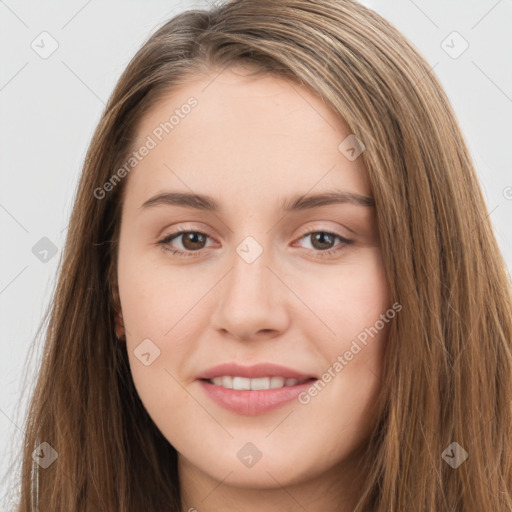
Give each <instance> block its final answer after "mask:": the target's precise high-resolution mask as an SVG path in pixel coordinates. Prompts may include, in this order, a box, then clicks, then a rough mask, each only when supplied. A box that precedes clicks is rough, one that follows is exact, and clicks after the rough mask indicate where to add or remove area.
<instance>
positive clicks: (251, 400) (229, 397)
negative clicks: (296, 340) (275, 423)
mask: <svg viewBox="0 0 512 512" xmlns="http://www.w3.org/2000/svg"><path fill="white" fill-rule="evenodd" d="M197 380H198V381H199V383H200V385H201V388H202V389H203V391H204V393H205V394H206V395H207V396H208V397H209V398H210V399H211V400H212V401H213V402H215V403H216V404H217V405H219V406H221V407H222V408H224V409H227V410H229V411H232V412H235V413H237V414H244V415H248V416H254V415H257V414H263V413H266V412H269V411H271V410H273V409H276V408H278V407H282V406H284V405H286V404H288V403H290V402H292V401H293V400H294V399H296V398H297V396H298V395H299V394H300V393H301V392H303V391H304V390H306V389H307V388H308V387H309V386H310V385H311V384H312V382H313V381H315V380H317V377H315V376H313V375H308V374H306V373H302V372H299V371H297V370H293V369H291V368H287V367H285V366H279V365H275V364H271V363H262V364H257V365H254V366H240V365H237V364H234V363H226V364H221V365H218V366H214V367H213V368H210V369H208V370H206V371H204V372H202V373H201V374H199V375H198V376H197Z"/></svg>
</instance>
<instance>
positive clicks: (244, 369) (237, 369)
mask: <svg viewBox="0 0 512 512" xmlns="http://www.w3.org/2000/svg"><path fill="white" fill-rule="evenodd" d="M226 375H230V376H233V377H246V378H249V379H256V378H258V377H284V378H285V379H308V378H316V377H314V376H313V375H308V374H305V373H302V372H299V371H296V370H293V369H292V368H287V367H285V366H280V365H277V364H273V363H259V364H255V365H253V366H241V365H239V364H236V363H224V364H219V365H217V366H213V367H212V368H209V369H207V370H205V371H203V372H202V373H200V374H199V375H198V376H197V379H213V378H215V377H223V376H226Z"/></svg>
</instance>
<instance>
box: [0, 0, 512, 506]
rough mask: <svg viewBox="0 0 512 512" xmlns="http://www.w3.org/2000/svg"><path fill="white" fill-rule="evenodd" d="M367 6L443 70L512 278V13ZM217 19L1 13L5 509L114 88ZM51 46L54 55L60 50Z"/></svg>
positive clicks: (80, 10) (111, 6)
mask: <svg viewBox="0 0 512 512" xmlns="http://www.w3.org/2000/svg"><path fill="white" fill-rule="evenodd" d="M362 3H364V4H365V5H367V6H368V7H371V8H373V9H374V10H376V11H377V12H378V13H380V14H381V15H383V16H384V17H385V18H387V19H388V20H389V21H391V22H392V23H393V24H395V26H396V27H397V28H398V29H399V30H401V31H402V32H403V33H404V34H405V35H406V36H407V37H408V38H409V39H410V40H411V41H412V42H413V43H414V44H415V45H416V46H417V47H418V48H419V50H420V51H421V52H422V53H423V55H424V56H425V57H426V58H427V60H428V61H429V62H430V64H431V65H432V66H435V68H434V71H435V73H436V74H437V75H438V77H439V78H440V79H441V82H442V83H443V85H444V87H445V89H446V91H447V93H448V96H449V97H450V100H451V101H452V104H453V106H454V109H455V111H456V113H457V115H458V117H459V120H460V123H461V126H462V129H463V131H464V134H465V136H466V140H467V142H468V144H469V147H470V149H471V152H472V155H473V158H474V160H475V163H476V165H477V169H478V173H479V176H480V179H481V182H482V187H483V190H484V194H485V197H486V200H487V204H488V208H489V211H490V212H491V214H490V215H491V219H492V222H493V225H494V226H495V232H496V236H497V239H498V242H499V244H500V246H501V249H502V251H503V253H504V255H505V258H506V260H507V264H508V267H509V269H510V268H512V222H511V221H510V219H511V218H512V171H511V169H512V165H511V164H512V152H511V142H512V140H511V135H512V133H511V115H512V38H511V37H510V31H511V29H512V1H511V0H499V1H496V0H478V1H476V0H471V1H468V0H451V1H446V0H444V1H443V0H431V1H427V0H415V1H413V0H396V1H393V2H390V1H389V0H364V1H362ZM206 6H207V3H206V2H193V1H192V0H190V1H182V2H177V1H172V0H150V1H144V2H143V1H139V2H135V1H133V0H132V1H125V2H121V1H120V0H117V1H114V0H111V1H110V2H100V1H99V0H89V1H86V0H82V1H76V0H74V1H68V2H64V1H63V0H61V1H55V0H54V1H45V2H36V1H35V0H31V1H21V0H5V1H3V0H0V51H1V59H0V134H1V136H0V169H1V174H0V194H1V195H0V234H1V240H2V241H1V249H2V250H1V252H0V315H1V316H0V328H1V338H0V354H1V355H0V509H1V510H11V506H10V505H9V504H10V503H11V500H12V498H10V497H9V485H8V484H9V482H10V480H11V479H12V477H13V475H11V474H9V475H5V474H6V471H7V468H8V463H9V462H11V461H12V460H13V459H15V458H16V457H17V453H18V449H19V446H20V442H21V434H22V431H23V422H24V414H25V405H26V402H27V399H28V397H29V396H30V392H31V390H32V386H33V383H34V370H35V368H36V364H37V363H38V362H39V357H40V354H41V344H40V343H39V342H38V343H37V344H36V346H35V348H34V353H33V357H32V359H29V360H28V362H27V363H26V361H27V357H28V355H29V349H30V347H31V346H32V344H33V340H34V336H35V334H36V330H37V327H38V325H39V323H40V321H41V319H42V315H43V311H44V310H45V309H46V307H47V305H48V303H49V300H50V298H51V293H52V290H53V286H54V284H55V281H56V270H57V266H58V263H59V257H60V249H61V247H62V246H63V243H64V239H65V238H64V237H65V236H66V225H67V222H68V217H69V214H70V210H71V206H72V199H73V196H74V192H75V187H76V183H77V179H78V176H79V173H80V168H81V165H82V162H83V159H84V156H85V152H86V149H87V146H88V143H89V141H90V138H91V135H92V132H93V130H94V127H95V125H96V123H97V122H98V120H99V116H100V113H101V111H102V109H103V106H104V103H105V102H106V100H107V98H108V96H109V95H110V93H111V91H112V89H113V87H114V84H115V82H116V80H117V78H118V77H119V75H120V73H121V72H122V70H123V69H124V68H125V66H126V65H127V64H128V62H129V60H130V58H131V57H132V56H133V55H134V54H135V52H136V51H137V49H138V48H139V46H140V45H141V43H142V42H143V41H144V40H145V39H147V37H148V36H149V35H150V33H151V32H153V31H154V29H155V28H156V27H157V26H160V25H162V24H163V23H164V22H165V21H166V20H167V19H169V18H170V17H172V16H173V15H174V14H177V13H178V12H180V11H182V10H185V9H188V8H191V7H206ZM43 31H47V32H48V33H49V34H51V37H52V38H54V39H55V40H56V41H57V43H58V49H57V50H56V51H55V52H54V53H53V54H52V55H51V56H49V57H48V58H47V59H43V58H41V57H40V56H39V55H38V53H36V51H34V50H33V49H32V47H31V44H32V41H34V40H35V43H34V44H39V45H40V46H42V44H43V43H41V42H40V41H41V37H48V36H41V37H39V35H40V34H41V32H43ZM454 31H456V32H458V33H459V34H460V36H462V38H463V39H464V40H465V41H467V43H468V44H469V47H468V49H467V50H466V51H465V52H464V53H462V54H461V55H460V56H459V57H458V58H452V56H450V55H448V54H447V53H446V51H445V49H443V47H442V45H443V46H444V47H445V48H446V49H447V50H449V51H450V52H451V53H452V55H455V54H456V53H458V52H459V50H460V49H461V48H462V46H461V45H462V44H464V42H463V41H462V39H460V38H458V36H453V35H451V34H452V33H453V32H454ZM448 36H449V37H448ZM447 37H448V39H447ZM45 41H46V42H45V48H46V49H48V48H50V46H49V45H50V40H49V39H46V40H45ZM443 41H445V43H443ZM38 42H39V43H38ZM447 47H452V48H451V49H449V48H447ZM41 51H42V50H41ZM43 237H47V238H48V239H49V240H50V241H51V242H52V243H53V244H54V245H55V246H56V248H57V252H56V254H55V255H54V256H53V257H51V258H49V259H48V261H47V262H43V261H41V260H40V259H38V258H37V257H36V256H35V255H34V254H33V252H32V248H33V247H34V245H35V244H36V243H38V242H39V241H40V239H41V238H43ZM50 255H51V253H50ZM25 364H27V368H28V374H27V376H26V382H25V381H24V380H23V377H24V375H23V373H22V372H23V369H24V365H25ZM22 392H23V395H22ZM4 475H5V480H4V481H2V477H4Z"/></svg>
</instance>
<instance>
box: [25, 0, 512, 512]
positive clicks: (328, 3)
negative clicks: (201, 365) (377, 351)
mask: <svg viewBox="0 0 512 512" xmlns="http://www.w3.org/2000/svg"><path fill="white" fill-rule="evenodd" d="M237 64H249V65H251V66H253V67H254V69H255V70H256V71H257V72H262V73H273V74H275V75H277V76H281V77H286V78H288V79H289V80H293V81H294V82H295V83H298V84H301V85H303V86H304V87H307V88H309V89H310V90H312V91H314V92H315V93H316V94H317V95H318V96H320V97H321V98H322V99H323V101H324V102H325V104H326V105H328V106H329V108H331V109H333V111H335V112H336V113H338V114H339V116H340V117H341V118H343V119H344V120H345V121H346V123H347V125H348V126H349V127H350V130H351V132H352V133H353V134H355V136H356V137H357V138H358V139H360V140H361V141H363V143H364V146H365V148H366V150H365V151H364V152H363V158H364V161H365V164H366V168H367V171H368V175H369V179H370V183H371V187H372V192H373V196H374V199H375V204H376V212H377V220H378V227H379V232H380V238H381V247H382V255H383V258H384V264H385V270H386V274H387V278H388V282H389V286H390V294H391V297H392V299H393V301H398V302H399V303H400V304H401V305H402V308H403V309H402V311H401V313H400V315H397V317H396V318H395V319H394V322H393V323H392V325H391V329H390V332H389V339H388V343H387V351H386V354H385V361H384V373H383V375H384V377H383V383H382V393H381V396H380V398H379V401H378V418H379V421H378V424H377V426H376V428H375V431H374V433H373V435H372V438H371V440H370V444H369V449H368V451H367V453H366V455H365V457H364V459H363V460H362V461H361V463H362V464H366V465H367V468H368V469H367V472H366V474H367V478H366V480H365V482H364V487H363V492H362V494H361V499H360V501H359V504H358V506H357V507H356V511H357V512H369V511H381V512H384V511H386V512H388V511H389V512H396V511H405V510H408V511H420V510H421V511H429V512H434V511H435V512H438V511H440V510H446V511H453V512H462V511H464V512H471V511H475V512H476V511H478V512H481V511H493V512H499V511H503V512H504V511H507V512H509V511H510V510H511V508H512V494H511V483H512V474H511V469H512V460H511V457H510V455H509V454H510V447H511V441H512V439H511V426H512V414H511V413H512V410H511V398H512V355H511V340H512V305H511V304H512V299H511V290H510V283H509V279H508V276H507V271H506V267H505V264H504V260H503V258H502V256H501V254H500V251H499V249H498V246H497V243H496V240H495V237H494V235H493V232H492V229H491V223H490V220H489V218H488V211H487V209H486V205H485V202H484V199H483V197H482V193H481V191H480V188H479V184H478V181H477V177H476V174H475V170H474V164H473V162H472V160H471V157H470V154H469V151H468V149H467V147H466V144H465V142H464V140H463V136H462V134H461V130H460V128H459V126H458V123H457V120H456V117H455V115H454V113H453V110H452V108H451V106H450V104H449V101H448V99H447V97H446V95H445V93H444V92H443V89H442V86H441V85H440V83H439V81H438V79H437V78H436V76H435V75H434V73H433V71H432V69H431V67H430V66H429V64H428V63H427V62H426V61H425V59H424V58H423V57H422V56H420V55H419V53H418V52H417V50H416V49H415V48H414V47H413V45H412V44H411V43H410V42H408V41H407V40H406V39H405V38H404V36H403V35H401V34H400V33H399V32H398V31H397V30H396V29H395V28H394V27H393V26H391V25H390V24H389V23H388V22H387V21H386V20H384V19H383V18H382V17H380V16H379V15H377V14H376V13H374V12H373V11H371V10H369V9H367V8H365V7H364V6H362V5H360V4H358V3H356V2H355V1H352V0H315V1H314V2H311V1H306V0H277V1H276V0H272V1H270V0H234V1H228V2H226V3H224V4H222V5H221V6H219V7H216V8H212V9H211V10H210V11H203V10H193V11H187V12H184V13H182V14H180V15H178V16H176V17H175V18H173V19H171V20H170V21H168V22H167V23H165V24H164V25H163V26H162V27H161V28H159V29H158V30H157V31H156V32H155V33H154V34H153V35H152V36H151V37H150V38H149V39H148V40H147V42H146V43H145V44H144V45H143V47H142V48H141V49H140V50H139V52H138V53H137V54H136V55H135V57H134V58H133V60H132V61H131V62H130V64H129V65H128V67H127V69H126V70H125V72H124V73H123V74H122V76H121V78H120V79H119V82H118V84H117V86H116V88H115V90H114V92H113V94H112V96H111V98H110V100H109V102H108V104H107V106H106V109H105V111H104V113H103V115H102V117H101V120H100V122H99V125H98V127H97V129H96V131H95V133H94V136H93V139H92V142H91V145H90V148H89V150H88V153H87V156H86V160H85V163H84V167H83V173H82V175H81V179H80V183H79V187H78V189H77V195H76V199H75V203H74V208H73V212H72V215H71V220H70V224H69V231H68V235H67V239H66V245H65V248H64V251H63V256H62V260H61V265H60V268H59V279H58V284H57V288H56V290H55V294H54V298H53V301H52V304H51V311H50V321H49V325H48V329H47V333H46V343H45V346H44V354H43V359H42V366H41V369H40V372H39V376H38V381H37V385H36V388H35V392H34V395H33V398H32V401H31V404H30V408H29V411H28V419H27V423H26V437H25V444H24V448H23V454H22V482H21V498H20V504H19V508H18V511H19V512H28V511H30V510H31V506H32V505H31V502H32V483H33V479H32V467H33V459H32V452H33V451H34V448H35V447H36V446H38V444H39V443H43V442H47V443H48V444H49V445H50V446H51V447H53V449H55V450H56V452H57V453H58V458H57V460H56V461H55V462H54V463H53V464H52V465H50V466H49V467H47V468H46V469H42V468H38V467H37V468H36V469H38V471H37V472H36V475H35V476H37V477H38V486H37V487H38V500H39V501H38V506H39V510H40V511H41V512H45V511H52V512H57V511H66V512H69V511H76V512H85V511H102V512H104V511H106V510H108V511H118V510H123V511H141V510H145V511H147V512H157V511H159V512H160V511H162V510H169V511H171V510H172V511H176V512H178V511H179V510H180V495H179V481H178V472H177V453H176V450H175V449H174V448H173V447H172V446H171V445H170V443H169V442H168V441H167V440H166V439H165V438H164V437H163V435H162V434H161V433H160V432H159V430H158V429H157V428H156V426H155V425H154V424H153V422H152V420H151V419H150V418H149V416H148V414H147V412H146V411H145V409H144V407H143V405H142V403H141V401H140V399H139V397H138V395H137V392H136V390H135V387H134V384H133V381H132V378H131V374H130V369H129V365H128V358H127V354H126V345H125V344H124V343H121V342H119V341H118V340H116V336H115V329H114V314H115V312H116V311H117V310H118V308H119V302H118V296H117V291H116V275H117V273H116V263H117V242H118V235H119V225H120V213H121V205H122V200H123V190H124V185H125V182H126V179H127V178H126V179H124V180H121V181H120V182H119V183H118V184H117V185H116V186H115V187H113V189H112V190H111V191H109V192H108V193H107V194H105V196H104V197H103V198H101V199H98V198H97V194H96V195H95V193H94V191H95V190H97V189H98V188H101V187H102V186H103V185H104V184H105V183H106V182H107V181H108V180H109V179H111V177H112V176H113V175H114V173H115V171H116V170H117V169H119V168H120V167H121V166H122V165H123V163H124V162H125V160H126V157H127V155H129V154H130V152H131V151H133V150H134V148H133V144H134V137H135V130H136V128H137V126H138V124H139V123H140V120H141V117H142V116H143V115H144V113H145V112H147V111H148V109H149V108H150V107H151V106H153V105H155V103H156V102H157V101H158V100H159V99H160V98H162V96H163V95H164V94H165V93H166V92H169V91H171V90H172V89H173V87H176V86H177V85H178V84H182V83H186V81H187V79H188V78H190V77H192V76H194V75H198V74H204V73H207V72H208V73H217V72H218V71H220V70H222V69H224V68H226V67H227V66H232V65H237ZM199 108H200V106H199ZM452 443H458V445H460V447H462V449H464V450H465V452H467V454H468V458H467V459H466V460H465V461H464V462H463V463H462V464H460V465H459V466H458V467H456V468H455V467H452V465H451V464H449V463H447V461H446V460H447V459H446V456H443V454H446V449H447V448H449V447H450V446H451V448H449V450H451V451H449V453H450V456H453V453H454V451H453V450H454V446H455V449H456V450H458V449H459V448H457V446H456V445H452ZM458 453H463V452H458Z"/></svg>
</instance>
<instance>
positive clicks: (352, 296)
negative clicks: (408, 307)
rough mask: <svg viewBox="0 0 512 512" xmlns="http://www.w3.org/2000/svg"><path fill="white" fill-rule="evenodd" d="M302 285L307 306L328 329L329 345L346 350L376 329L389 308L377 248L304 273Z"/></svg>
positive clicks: (386, 289) (326, 336)
mask: <svg viewBox="0 0 512 512" xmlns="http://www.w3.org/2000/svg"><path fill="white" fill-rule="evenodd" d="M295 282H298V281H297V279H295ZM300 283H301V285H300V286H301V290H300V293H301V294H302V296H303V297H307V305H308V306H309V307H310V309H311V310H312V311H314V312H315V313H317V315H318V317H319V318H320V319H322V321H323V323H324V324H325V327H327V328H328V329H327V328H326V329H323V331H324V333H325V336H323V339H325V340H332V343H329V346H333V347H334V346H336V347H338V348H343V344H344V343H345V342H347V341H349V340H352V339H353V338H355V337H356V336H357V335H358V334H359V333H361V332H364V330H365V329H366V328H370V327H371V326H373V325H374V324H375V322H376V321H377V320H379V318H380V315H381V314H384V313H385V312H386V311H387V309H388V308H389V307H390V303H389V300H390V297H389V291H388V284H387V279H386V276H385V272H384V268H383V264H382V261H381V256H380V251H379V250H378V248H374V249H368V250H367V251H364V252H363V251H361V252H360V253H358V254H357V256H354V257H353V258H352V257H351V258H347V259H346V261H343V262H342V263H340V264H339V265H337V266H332V267H330V268H327V269H322V271H321V272H317V273H315V274H312V273H305V277H304V278H302V281H301V282H300ZM305 302H306V301H305ZM315 327H318V324H315ZM379 330H380V329H379ZM383 330H384V329H383ZM329 331H331V332H330V335H329Z"/></svg>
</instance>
